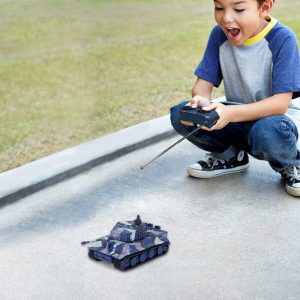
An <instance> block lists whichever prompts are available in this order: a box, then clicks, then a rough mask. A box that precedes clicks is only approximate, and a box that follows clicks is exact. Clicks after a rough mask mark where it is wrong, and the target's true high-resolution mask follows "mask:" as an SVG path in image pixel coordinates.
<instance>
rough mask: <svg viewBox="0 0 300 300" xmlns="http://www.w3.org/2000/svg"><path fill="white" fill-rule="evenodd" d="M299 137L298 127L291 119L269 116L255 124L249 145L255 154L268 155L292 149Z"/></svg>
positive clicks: (281, 116) (282, 116) (283, 116)
mask: <svg viewBox="0 0 300 300" xmlns="http://www.w3.org/2000/svg"><path fill="white" fill-rule="evenodd" d="M297 136H298V133H297V129H296V126H295V124H294V123H293V121H292V120H291V119H290V118H289V117H287V116H285V115H276V116H269V117H265V118H262V119H260V120H258V121H256V122H255V124H254V125H253V127H252V129H251V134H250V136H249V144H250V145H251V146H252V149H253V151H254V152H261V153H264V154H265V155H267V153H279V152H281V151H283V150H284V149H286V148H288V147H292V146H293V145H294V144H295V143H296V141H297Z"/></svg>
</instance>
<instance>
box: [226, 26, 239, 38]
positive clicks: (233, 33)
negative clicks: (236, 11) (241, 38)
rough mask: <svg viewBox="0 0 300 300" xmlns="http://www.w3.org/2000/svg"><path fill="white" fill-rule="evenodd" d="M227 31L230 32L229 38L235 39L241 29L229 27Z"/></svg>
mask: <svg viewBox="0 0 300 300" xmlns="http://www.w3.org/2000/svg"><path fill="white" fill-rule="evenodd" d="M227 32H228V36H229V38H231V39H234V38H236V37H237V36H238V34H239V33H240V29H238V28H227Z"/></svg>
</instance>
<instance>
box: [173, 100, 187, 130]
mask: <svg viewBox="0 0 300 300" xmlns="http://www.w3.org/2000/svg"><path fill="white" fill-rule="evenodd" d="M187 103H188V101H184V102H181V103H179V104H177V105H175V106H173V107H171V108H170V119H171V124H172V126H173V128H174V129H175V130H176V132H178V133H179V134H185V133H186V129H185V126H184V125H183V124H182V123H181V122H180V118H179V111H180V108H181V107H183V106H185V105H186V104H187Z"/></svg>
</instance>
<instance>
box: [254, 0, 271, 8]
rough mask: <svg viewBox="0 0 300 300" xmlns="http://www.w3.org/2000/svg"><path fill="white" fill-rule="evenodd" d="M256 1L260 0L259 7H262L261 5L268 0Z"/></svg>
mask: <svg viewBox="0 0 300 300" xmlns="http://www.w3.org/2000/svg"><path fill="white" fill-rule="evenodd" d="M256 1H257V2H258V5H259V7H261V5H262V4H263V3H264V2H266V1H268V0H256ZM273 2H275V0H273Z"/></svg>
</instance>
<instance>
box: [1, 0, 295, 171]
mask: <svg viewBox="0 0 300 300" xmlns="http://www.w3.org/2000/svg"><path fill="white" fill-rule="evenodd" d="M299 9H300V2H299V0H290V1H288V0H285V1H283V0H281V1H280V0H277V1H276V3H275V7H274V11H273V14H272V15H273V16H274V17H276V18H278V19H280V21H282V22H283V23H285V24H287V25H289V26H290V27H292V28H293V29H294V30H295V31H296V32H297V36H298V39H299V37H300V23H299V21H297V17H296V15H295V12H297V11H299ZM212 13H213V3H212V0H198V1H196V0H194V1H192V0H186V1H175V0H165V1H158V0H152V1H150V0H148V1H126V0H124V1H121V0H119V1H116V0H107V1H104V0H65V1H62V0H10V1H0V26H1V30H0V40H1V43H0V78H1V84H0V96H1V100H0V120H1V131H0V172H1V171H4V170H7V169H10V168H13V167H16V166H19V165H22V164H24V163H26V162H29V161H32V160H34V159H37V158H40V157H43V156H45V155H48V154H51V153H53V152H56V151H59V150H62V149H65V148H67V147H70V146H74V145H77V144H79V143H82V142H85V141H88V140H91V139H94V138H98V137H100V136H102V135H105V134H107V133H109V132H112V131H115V130H118V129H121V128H124V127H127V126H130V125H132V124H136V123H139V122H141V121H145V120H149V119H151V118H153V117H158V116H162V115H165V114H167V113H168V109H169V107H170V106H171V105H172V104H175V103H177V102H179V101H180V100H183V99H187V98H189V97H190V89H191V87H192V85H193V83H194V80H195V78H194V75H193V72H194V69H195V67H196V66H197V64H198V62H199V60H200V58H201V55H202V54H203V51H204V49H205V45H206V42H207V38H208V34H209V32H210V30H211V27H212V26H213V24H214V19H213V15H212ZM222 93H223V91H222V89H220V90H216V91H215V94H214V95H215V96H219V95H222Z"/></svg>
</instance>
